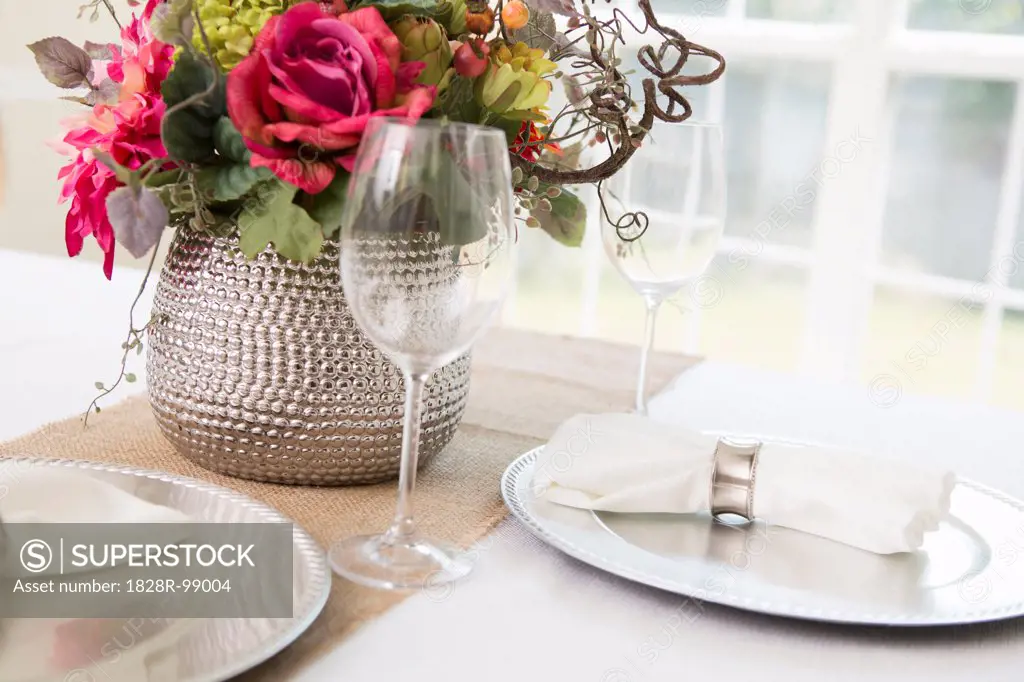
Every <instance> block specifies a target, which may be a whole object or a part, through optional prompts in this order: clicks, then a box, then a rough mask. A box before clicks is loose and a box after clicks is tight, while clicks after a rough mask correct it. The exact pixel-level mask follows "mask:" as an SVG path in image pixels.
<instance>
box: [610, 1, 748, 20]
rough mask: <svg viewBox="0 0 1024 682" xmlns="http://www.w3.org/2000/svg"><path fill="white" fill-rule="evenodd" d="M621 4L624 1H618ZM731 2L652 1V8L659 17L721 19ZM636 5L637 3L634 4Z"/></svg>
mask: <svg viewBox="0 0 1024 682" xmlns="http://www.w3.org/2000/svg"><path fill="white" fill-rule="evenodd" d="M618 1H619V2H620V3H621V2H622V0H618ZM729 1H730V0H651V7H652V8H653V9H654V11H655V12H657V13H658V14H659V15H662V14H666V15H667V14H693V15H695V16H708V17H720V16H723V15H725V13H726V11H727V10H728V8H729ZM634 4H635V3H634Z"/></svg>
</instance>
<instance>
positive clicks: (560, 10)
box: [527, 0, 579, 17]
mask: <svg viewBox="0 0 1024 682" xmlns="http://www.w3.org/2000/svg"><path fill="white" fill-rule="evenodd" d="M527 4H528V5H530V9H532V10H534V11H536V12H551V13H552V14H561V15H562V16H565V17H574V16H576V15H578V14H579V12H577V11H576V0H528V2H527Z"/></svg>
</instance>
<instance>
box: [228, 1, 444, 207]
mask: <svg viewBox="0 0 1024 682" xmlns="http://www.w3.org/2000/svg"><path fill="white" fill-rule="evenodd" d="M341 7H343V5H342V6H341ZM401 53H402V46H401V44H400V43H399V40H398V38H397V37H396V36H395V34H394V33H393V32H392V31H391V29H390V28H388V25H387V23H385V21H384V19H383V17H381V15H380V12H379V11H378V10H377V9H376V8H375V7H367V8H363V9H359V10H356V11H355V12H344V13H342V14H341V15H340V16H336V15H335V14H333V13H331V12H325V11H324V10H323V9H322V8H321V6H320V5H319V4H318V3H315V2H302V3H299V4H296V5H294V6H292V7H291V9H289V10H288V11H287V12H285V13H284V14H283V15H280V16H276V17H272V18H271V19H270V20H269V21H268V22H267V23H266V25H265V26H264V27H263V30H262V31H260V33H259V35H258V36H257V38H256V44H255V46H254V48H253V51H252V52H251V53H250V54H249V56H248V57H246V58H245V59H244V60H243V61H242V63H241V64H239V65H238V66H236V67H235V68H234V70H233V71H232V72H231V74H230V76H229V77H228V85H227V99H228V114H229V115H230V116H231V120H232V122H234V124H235V126H236V127H237V128H238V129H239V131H241V133H242V135H243V137H244V138H245V141H246V145H247V146H248V147H249V149H251V150H252V152H253V155H252V161H251V163H252V165H253V166H256V167H259V166H265V167H267V168H269V169H270V170H271V171H273V172H274V174H275V175H277V176H278V177H279V178H281V179H282V180H284V181H286V182H289V183H291V184H293V185H296V186H297V187H299V188H300V189H302V190H304V191H306V192H308V193H310V194H316V193H319V192H321V191H323V190H324V188H326V187H327V185H329V184H330V183H331V181H332V180H333V179H334V176H335V174H336V173H337V167H338V166H339V165H340V166H341V167H342V168H344V169H346V170H348V171H351V170H352V164H353V163H354V161H355V152H356V147H358V145H359V141H360V140H361V139H362V135H363V130H364V129H365V128H366V124H367V123H368V122H369V120H370V119H371V118H372V117H374V116H397V117H403V118H406V119H407V120H409V121H416V120H418V119H419V118H420V117H421V116H422V115H423V114H424V113H426V111H427V110H428V109H430V107H431V106H432V105H433V103H434V96H435V88H433V87H428V86H419V85H415V84H414V81H415V80H416V78H417V76H418V75H419V72H420V71H422V70H423V68H424V64H423V62H406V63H404V64H403V63H401Z"/></svg>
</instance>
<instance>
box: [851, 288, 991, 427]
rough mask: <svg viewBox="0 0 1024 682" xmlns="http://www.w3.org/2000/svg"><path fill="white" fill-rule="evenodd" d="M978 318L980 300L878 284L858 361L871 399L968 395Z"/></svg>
mask: <svg viewBox="0 0 1024 682" xmlns="http://www.w3.org/2000/svg"><path fill="white" fill-rule="evenodd" d="M981 318H982V308H981V306H977V305H974V306H972V305H971V304H969V303H967V302H961V301H955V300H949V299H945V298H940V297H937V296H930V295H925V294H909V293H906V292H904V291H901V290H896V289H892V288H890V287H886V286H879V287H877V288H876V289H875V297H874V303H873V305H872V309H871V316H870V335H869V337H868V341H867V346H866V348H865V349H864V361H863V363H862V366H863V368H864V372H863V375H862V376H863V378H864V379H865V380H866V381H867V382H868V386H869V391H870V397H871V399H872V400H874V401H875V402H876V403H877V404H879V405H880V406H881V407H892V406H893V405H894V404H895V403H896V402H897V401H898V397H899V396H900V395H902V394H903V393H931V394H941V395H952V396H962V397H966V396H969V395H970V394H971V391H972V389H973V388H974V381H975V372H976V370H977V361H978V353H979V348H980V345H979V344H980V341H981Z"/></svg>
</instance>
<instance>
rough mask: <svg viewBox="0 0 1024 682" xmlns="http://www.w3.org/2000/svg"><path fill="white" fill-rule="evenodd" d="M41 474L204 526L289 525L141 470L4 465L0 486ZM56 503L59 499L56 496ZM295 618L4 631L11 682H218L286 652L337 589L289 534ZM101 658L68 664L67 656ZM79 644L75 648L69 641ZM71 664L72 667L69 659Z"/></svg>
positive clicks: (24, 625) (320, 562)
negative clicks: (76, 479)
mask: <svg viewBox="0 0 1024 682" xmlns="http://www.w3.org/2000/svg"><path fill="white" fill-rule="evenodd" d="M36 467H56V468H62V469H69V470H75V471H79V472H82V473H85V474H88V475H90V476H94V477H96V478H99V479H102V480H104V481H106V482H108V483H111V484H113V485H116V486H118V487H119V488H121V489H123V490H126V491H128V492H131V493H132V494H133V495H135V496H137V497H139V498H142V499H144V500H147V501H149V502H153V503H155V504H160V505H164V506H168V507H171V508H174V509H178V510H180V511H182V512H185V513H186V514H188V515H189V516H190V517H192V519H194V520H195V521H198V522H203V523H293V522H292V521H291V520H290V519H288V518H286V517H284V516H283V515H282V514H280V513H279V512H278V511H276V510H275V509H273V508H271V507H269V506H267V505H265V504H263V503H261V502H257V501H255V500H253V499H252V498H250V497H247V496H245V495H242V494H241V493H237V492H235V491H233V490H228V489H227V488H222V487H219V486H215V485H211V484H208V483H204V482H202V481H198V480H195V479H190V478H185V477H182V476H176V475H174V474H168V473H163V472H159V471H149V470H145V469H138V468H135V467H127V466H115V465H108V464H97V463H92V462H80V461H70V460H58V459H46V458H40V457H16V458H6V459H3V460H0V482H2V483H3V484H4V485H5V486H7V485H11V484H13V483H16V482H17V477H18V476H19V475H24V473H25V472H26V471H28V470H30V469H32V468H36ZM54 494H59V492H58V491H54ZM293 529H294V530H293V533H292V539H293V552H292V557H293V570H292V581H293V588H292V589H293V593H292V594H293V602H292V604H293V607H292V609H293V610H292V617H291V618H218V619H134V622H133V623H129V622H128V621H127V620H126V621H125V622H124V623H122V624H121V625H122V627H120V628H119V627H118V623H117V622H111V621H109V620H108V621H98V620H91V619H66V620H40V619H17V620H7V621H5V622H3V623H2V624H0V679H2V680H4V681H5V682H100V681H102V682H122V681H123V682H172V681H173V682H220V681H221V680H227V679H229V678H231V677H234V676H235V675H238V674H240V673H242V672H244V671H246V670H249V669H250V668H253V667H255V666H256V665H258V664H259V663H262V662H263V661H266V660H267V659H269V658H270V657H272V656H274V655H275V654H277V653H279V652H280V651H282V650H283V649H285V648H286V647H287V646H288V645H289V644H291V643H292V642H294V641H295V640H296V639H297V638H298V637H299V636H300V635H301V634H302V633H303V632H304V631H305V630H306V629H307V628H308V627H309V626H310V625H311V624H312V623H313V621H314V619H315V618H316V617H317V615H318V614H319V613H320V611H321V610H322V609H323V607H324V605H325V604H326V603H327V597H328V594H329V592H330V586H331V572H330V570H329V569H328V567H327V561H326V558H325V556H324V553H323V550H321V549H320V547H319V545H317V543H316V542H315V541H314V540H313V538H311V537H310V536H309V535H308V534H307V533H306V532H305V531H304V530H302V529H301V528H299V527H298V526H297V525H294V526H293ZM97 637H99V638H101V639H100V640H99V641H101V642H108V645H106V646H105V648H101V649H100V654H99V655H96V654H95V653H93V654H91V655H88V656H78V657H77V658H78V659H79V660H68V658H69V657H68V656H66V655H64V654H62V653H61V652H75V651H80V652H83V653H85V652H94V651H95V649H96V646H95V645H96V643H97ZM76 638H78V639H80V641H79V642H75V641H73V640H74V639H76ZM70 658H72V659H74V658H76V657H75V656H74V655H72V656H71V657H70Z"/></svg>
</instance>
